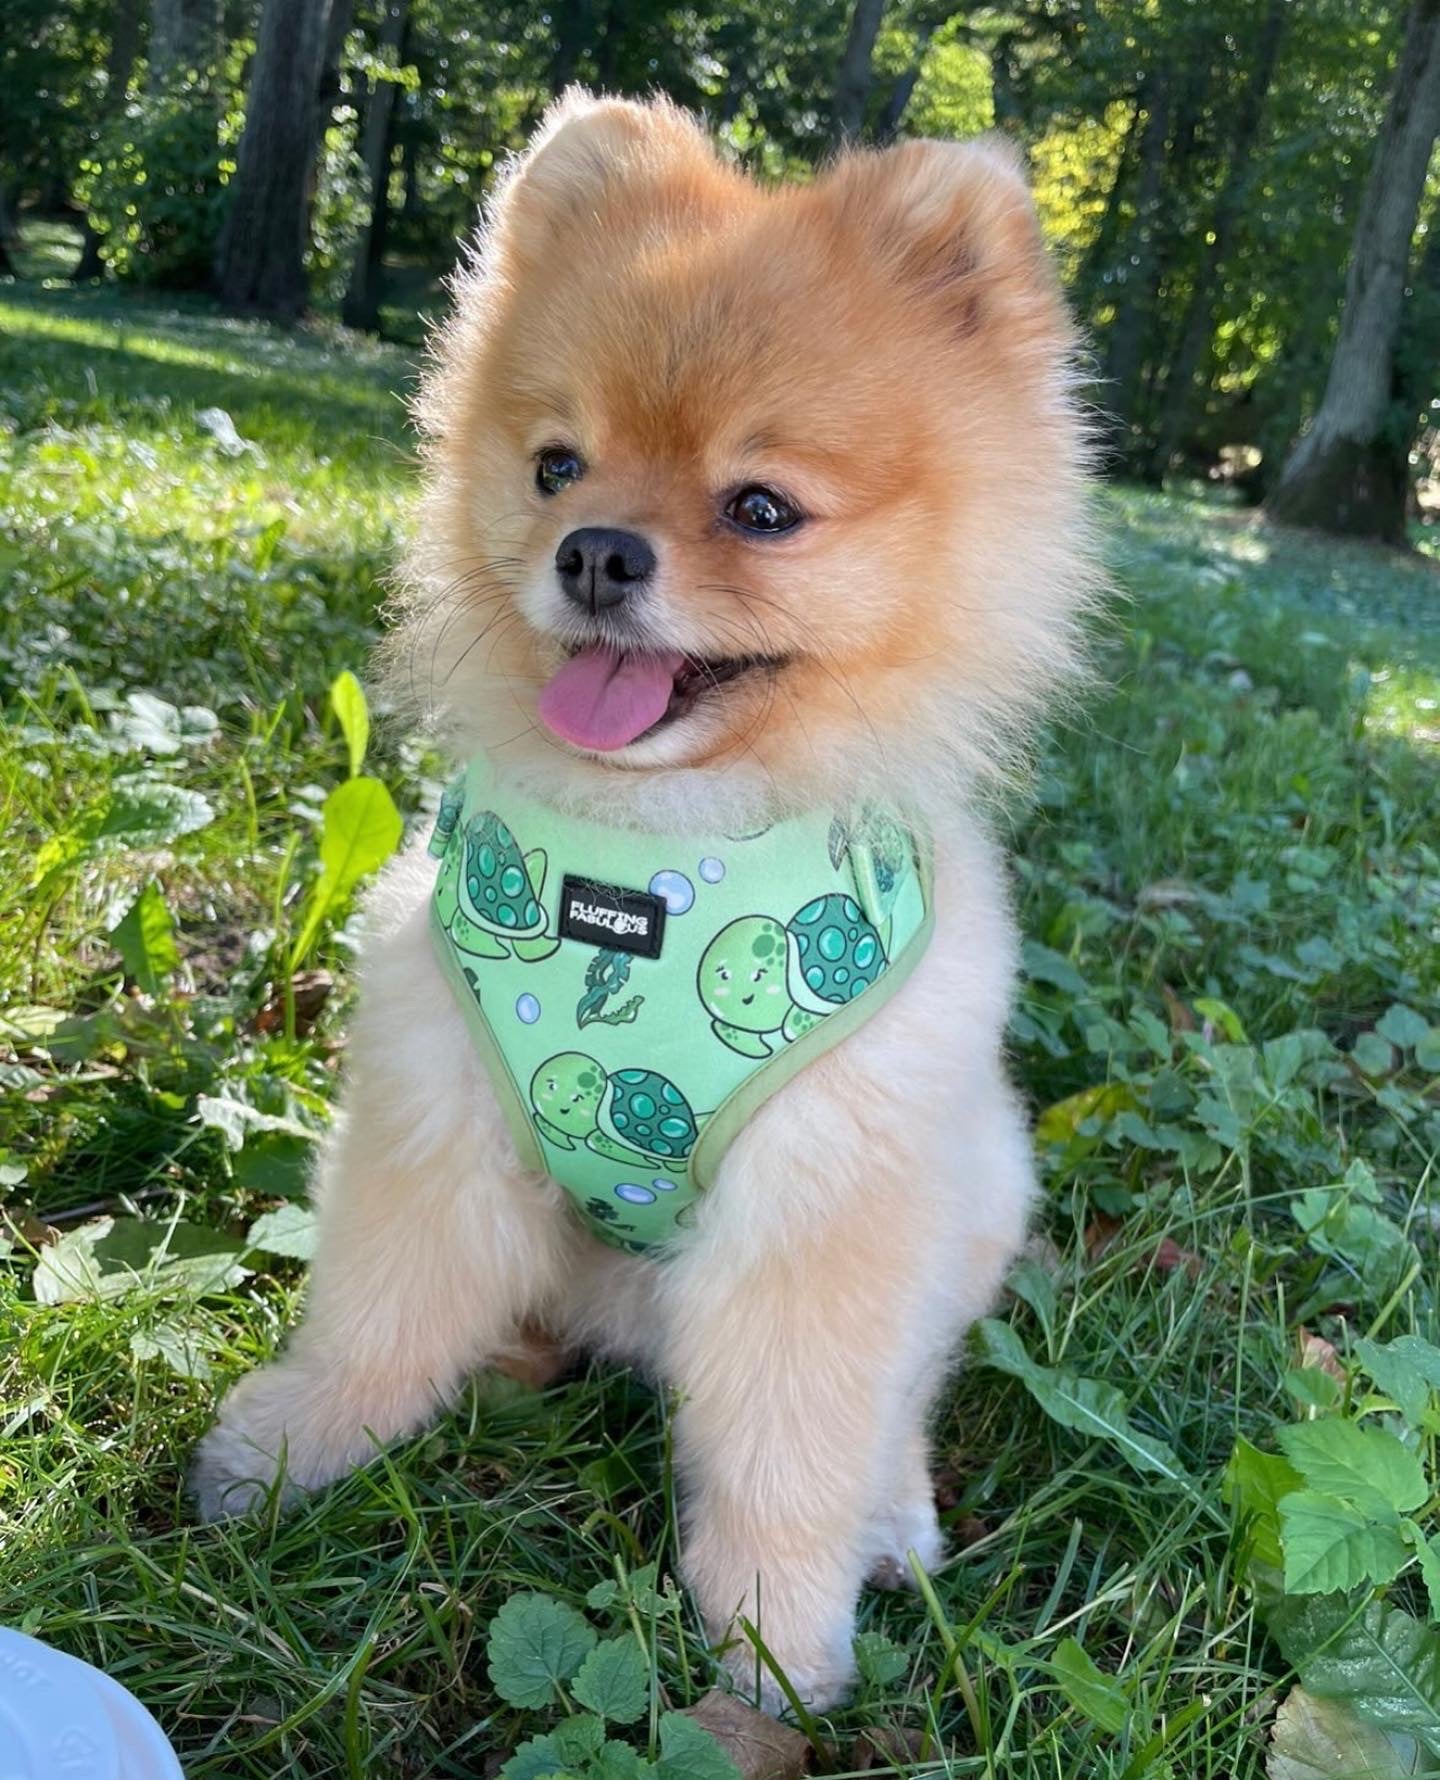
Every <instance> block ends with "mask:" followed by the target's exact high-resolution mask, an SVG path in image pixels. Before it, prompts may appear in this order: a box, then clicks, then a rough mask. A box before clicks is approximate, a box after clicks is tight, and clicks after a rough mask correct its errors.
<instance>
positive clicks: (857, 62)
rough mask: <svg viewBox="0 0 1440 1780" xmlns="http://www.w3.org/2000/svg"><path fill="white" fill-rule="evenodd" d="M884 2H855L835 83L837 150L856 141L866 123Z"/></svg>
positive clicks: (833, 137)
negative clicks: (873, 59)
mask: <svg viewBox="0 0 1440 1780" xmlns="http://www.w3.org/2000/svg"><path fill="white" fill-rule="evenodd" d="M884 12H885V0H855V4H854V7H853V9H852V10H851V13H850V32H849V35H848V36H847V37H846V39H845V54H844V55H843V56H842V57H841V58H840V72H839V75H838V76H837V78H836V81H835V107H834V115H833V117H832V120H831V125H830V141H831V144H832V145H833V146H834V147H837V148H838V147H840V146H841V145H843V144H844V143H846V142H853V141H855V139H856V138H857V137H858V136H859V134H860V127H861V125H862V124H863V123H864V121H865V101H866V100H867V99H868V98H869V97H870V88H871V87H872V86H873V85H874V82H875V66H874V63H873V61H872V60H871V58H872V56H873V55H874V53H875V39H876V38H877V37H878V36H879V35H880V20H881V18H882V17H883V16H884Z"/></svg>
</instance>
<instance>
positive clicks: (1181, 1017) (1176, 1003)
mask: <svg viewBox="0 0 1440 1780" xmlns="http://www.w3.org/2000/svg"><path fill="white" fill-rule="evenodd" d="M1160 993H1161V995H1163V996H1164V998H1165V1011H1166V1013H1168V1014H1169V1016H1170V1030H1171V1031H1172V1032H1198V1031H1199V1030H1200V1022H1199V1021H1198V1020H1197V1019H1196V1018H1195V1015H1194V1014H1193V1013H1192V1012H1191V1011H1190V1008H1189V1006H1188V1005H1187V1004H1186V1003H1185V1002H1183V1001H1182V1000H1181V999H1180V997H1179V996H1178V995H1177V994H1176V993H1175V991H1174V990H1173V989H1172V988H1171V987H1170V985H1169V984H1168V983H1161V985H1160Z"/></svg>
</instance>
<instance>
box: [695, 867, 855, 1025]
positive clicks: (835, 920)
mask: <svg viewBox="0 0 1440 1780" xmlns="http://www.w3.org/2000/svg"><path fill="white" fill-rule="evenodd" d="M887 963H888V960H887V958H886V956H885V948H884V946H883V945H882V943H881V940H880V935H879V934H878V933H877V932H876V931H875V928H874V926H873V925H872V923H871V922H870V920H869V919H868V918H867V916H866V915H865V912H864V910H863V909H862V908H861V907H860V905H859V903H857V902H856V901H855V899H854V898H853V897H852V896H847V895H845V894H844V892H843V891H831V892H830V893H829V894H828V895H825V896H817V897H815V898H814V900H813V901H811V902H807V903H805V904H804V906H803V907H801V908H799V909H797V910H796V912H795V913H794V914H793V915H792V916H791V917H790V919H789V921H788V922H786V924H785V925H784V926H783V927H782V926H781V924H780V923H779V922H778V921H777V920H775V919H774V918H773V917H772V916H770V915H741V916H740V917H739V918H738V919H737V920H734V921H732V922H730V924H729V926H727V927H722V928H721V929H720V931H719V933H717V934H716V935H715V937H714V939H712V940H711V942H710V944H709V945H708V946H707V947H706V948H705V951H704V954H703V956H702V957H701V959H700V968H699V970H698V972H697V973H696V986H697V988H698V989H699V992H700V999H701V1001H702V1002H703V1003H704V1005H705V1011H706V1012H707V1013H708V1014H709V1015H710V1023H711V1027H712V1029H713V1031H714V1033H715V1036H716V1037H717V1038H718V1039H719V1040H720V1041H721V1043H722V1044H727V1045H729V1047H730V1049H731V1050H732V1051H738V1052H739V1053H740V1055H741V1056H742V1057H769V1056H771V1055H773V1053H774V1052H775V1051H777V1050H779V1049H780V1047H781V1046H782V1045H783V1044H787V1043H789V1042H791V1041H792V1040H794V1039H797V1038H799V1037H800V1036H801V1034H802V1033H805V1032H809V1031H810V1030H811V1028H812V1027H814V1026H815V1025H817V1024H818V1023H819V1021H821V1020H823V1019H824V1018H825V1016H826V1015H827V1014H832V1013H834V1011H835V1009H836V1008H837V1007H842V1006H843V1005H844V1004H845V1003H846V1002H847V1001H853V1000H854V998H855V997H856V996H857V995H859V994H860V993H861V992H862V991H863V990H865V989H868V988H869V987H870V985H871V983H873V982H874V981H875V979H876V978H877V977H878V976H879V975H880V973H881V972H882V971H883V970H884V969H885V967H886V964H887Z"/></svg>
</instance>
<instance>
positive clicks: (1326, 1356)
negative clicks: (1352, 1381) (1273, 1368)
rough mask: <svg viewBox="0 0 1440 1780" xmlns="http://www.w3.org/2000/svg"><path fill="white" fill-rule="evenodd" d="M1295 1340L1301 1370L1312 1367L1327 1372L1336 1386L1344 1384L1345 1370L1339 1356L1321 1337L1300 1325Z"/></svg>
mask: <svg viewBox="0 0 1440 1780" xmlns="http://www.w3.org/2000/svg"><path fill="white" fill-rule="evenodd" d="M1296 1340H1297V1343H1298V1348H1299V1364H1300V1367H1301V1369H1302V1370H1303V1369H1304V1368H1305V1367H1306V1366H1314V1367H1315V1368H1316V1369H1317V1370H1319V1371H1321V1372H1328V1373H1329V1375H1330V1376H1331V1378H1333V1379H1334V1380H1335V1382H1336V1384H1344V1383H1345V1368H1344V1366H1342V1365H1341V1363H1340V1356H1339V1354H1337V1353H1336V1351H1335V1349H1334V1348H1333V1347H1332V1346H1331V1345H1330V1343H1329V1342H1328V1341H1327V1340H1326V1339H1325V1337H1324V1336H1323V1335H1317V1334H1316V1333H1315V1332H1314V1330H1313V1329H1307V1328H1306V1327H1305V1326H1304V1325H1303V1324H1302V1325H1301V1326H1300V1328H1299V1330H1298V1331H1297V1332H1296Z"/></svg>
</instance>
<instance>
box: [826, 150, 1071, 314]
mask: <svg viewBox="0 0 1440 1780" xmlns="http://www.w3.org/2000/svg"><path fill="white" fill-rule="evenodd" d="M823 185H824V188H825V189H826V191H827V193H828V195H829V197H830V200H831V202H832V203H833V205H834V206H835V214H836V217H837V220H838V221H839V222H840V225H841V227H842V229H844V230H845V231H846V232H849V231H851V230H858V231H861V232H863V234H864V235H865V237H866V239H867V241H868V242H869V243H870V244H871V247H872V249H873V250H876V251H878V252H879V253H880V254H881V256H882V257H883V258H884V259H885V260H886V261H887V262H888V263H889V264H890V265H891V266H892V267H893V269H894V271H895V272H896V273H897V274H898V275H899V276H900V277H901V278H902V279H904V280H905V282H907V283H908V284H909V285H910V286H911V287H912V288H914V289H917V290H921V291H924V292H926V293H928V294H929V295H930V296H932V297H933V298H934V299H935V300H936V301H937V302H939V303H940V304H942V305H945V306H948V308H949V311H950V314H951V316H952V318H953V320H954V323H955V326H956V327H957V329H958V330H959V331H960V332H962V333H971V332H974V331H975V330H976V329H977V328H978V327H979V326H980V325H982V323H983V322H984V320H985V319H986V318H987V314H988V313H990V312H993V311H1000V310H1003V311H1005V312H1006V313H1007V315H1008V317H1009V318H1010V319H1011V320H1013V321H1017V322H1018V321H1021V320H1022V319H1023V318H1024V317H1025V316H1026V315H1031V316H1033V317H1034V318H1035V319H1036V320H1039V319H1040V318H1041V315H1042V314H1043V315H1045V316H1046V317H1049V316H1051V315H1053V305H1054V301H1055V295H1056V289H1057V286H1056V279H1055V274H1054V271H1053V269H1052V268H1051V266H1050V262H1049V256H1048V255H1047V253H1046V251H1045V245H1044V242H1043V241H1042V239H1041V235H1040V223H1039V219H1038V218H1037V216H1036V214H1035V206H1034V203H1033V202H1032V200H1031V197H1030V189H1029V187H1028V185H1027V184H1026V182H1025V174H1024V170H1023V166H1022V163H1021V159H1020V154H1019V151H1018V150H1017V149H1016V148H1014V147H1013V146H1012V145H1011V144H1010V143H1009V142H1008V141H1006V139H1005V138H1004V137H1002V136H981V137H977V138H976V139H975V140H974V141H972V142H932V141H917V142H905V143H901V144H899V145H898V146H897V147H895V148H890V149H885V150H883V151H882V152H881V153H878V154H874V153H868V154H867V153H863V152H861V153H856V154H850V155H847V156H845V157H844V158H843V159H842V160H840V161H839V162H838V163H837V164H836V165H835V166H834V167H833V168H832V169H831V170H830V172H829V173H828V174H826V175H825V178H824V181H823Z"/></svg>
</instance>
